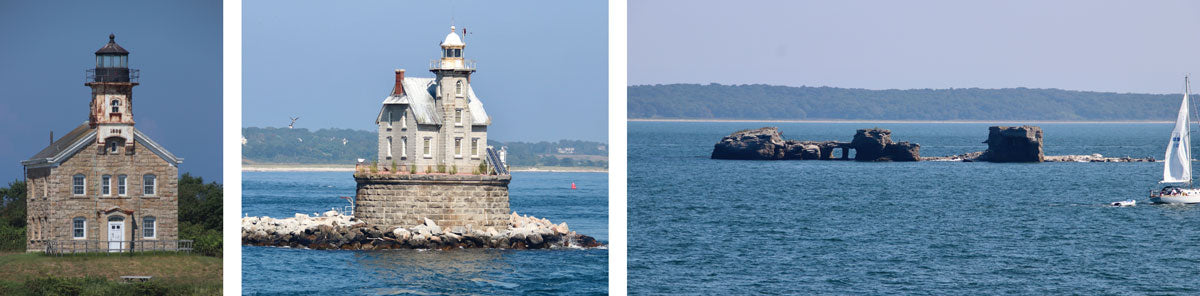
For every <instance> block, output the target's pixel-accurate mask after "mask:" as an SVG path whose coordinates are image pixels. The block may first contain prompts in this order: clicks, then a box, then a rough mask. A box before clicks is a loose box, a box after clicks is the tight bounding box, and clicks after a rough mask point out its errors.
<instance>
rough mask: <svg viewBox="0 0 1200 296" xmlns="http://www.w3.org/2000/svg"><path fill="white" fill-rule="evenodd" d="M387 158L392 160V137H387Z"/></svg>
mask: <svg viewBox="0 0 1200 296" xmlns="http://www.w3.org/2000/svg"><path fill="white" fill-rule="evenodd" d="M386 150H387V158H388V159H391V158H392V136H388V137H387V149H386Z"/></svg>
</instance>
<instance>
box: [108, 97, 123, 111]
mask: <svg viewBox="0 0 1200 296" xmlns="http://www.w3.org/2000/svg"><path fill="white" fill-rule="evenodd" d="M109 105H112V113H118V112H121V100H112V102H111V103H110V104H109Z"/></svg>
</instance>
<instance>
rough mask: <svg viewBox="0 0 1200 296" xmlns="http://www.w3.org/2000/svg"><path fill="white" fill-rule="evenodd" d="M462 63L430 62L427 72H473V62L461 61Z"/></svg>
mask: <svg viewBox="0 0 1200 296" xmlns="http://www.w3.org/2000/svg"><path fill="white" fill-rule="evenodd" d="M461 61H462V62H454V60H445V61H444V60H441V59H437V60H430V61H429V70H455V69H458V70H471V71H475V60H461Z"/></svg>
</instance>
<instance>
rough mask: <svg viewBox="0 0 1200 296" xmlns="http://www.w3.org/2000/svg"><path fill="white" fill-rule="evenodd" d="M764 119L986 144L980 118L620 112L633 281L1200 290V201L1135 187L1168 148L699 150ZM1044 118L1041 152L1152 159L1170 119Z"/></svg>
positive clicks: (798, 289) (639, 290)
mask: <svg viewBox="0 0 1200 296" xmlns="http://www.w3.org/2000/svg"><path fill="white" fill-rule="evenodd" d="M762 126H779V127H780V130H781V131H782V132H783V134H784V137H785V138H788V139H800V140H842V141H849V140H850V139H851V138H852V136H853V135H854V132H855V130H856V129H858V128H868V127H880V128H887V129H891V130H892V138H893V139H894V140H896V141H912V142H915V143H919V144H921V154H922V155H923V156H945V155H953V154H960V153H966V152H973V151H980V150H984V149H986V145H985V144H982V143H981V142H982V141H983V140H985V139H986V138H987V126H988V124H973V123H963V124H949V123H947V124H933V123H927V124H922V123H904V124H898V123H742V122H739V123H703V122H630V123H629V160H628V161H629V162H628V163H629V183H628V186H629V195H628V203H629V217H630V219H629V265H628V272H629V274H628V283H629V291H630V293H631V294H644V293H671V294H675V293H684V294H692V293H702V294H726V293H739V294H740V293H747V292H750V293H772V294H774V293H786V294H830V293H833V294H933V295H964V294H967V295H973V294H1083V295H1096V294H1195V293H1200V281H1197V280H1196V278H1195V277H1194V276H1193V275H1194V274H1195V272H1196V271H1197V270H1200V227H1198V225H1200V207H1197V206H1158V205H1148V204H1143V203H1148V201H1147V195H1148V194H1149V191H1150V190H1152V189H1156V187H1155V185H1157V184H1156V182H1157V181H1158V180H1160V178H1161V177H1162V163H1041V164H993V163H961V162H917V163H902V162H897V163H862V162H854V161H737V160H712V159H709V155H710V153H711V152H712V147H713V144H714V143H716V142H717V141H719V140H720V139H721V137H723V136H726V135H728V134H730V133H732V132H734V131H737V130H740V129H746V128H757V127H762ZM1039 126H1041V127H1042V128H1043V130H1044V136H1045V149H1044V150H1045V152H1046V154H1047V155H1062V154H1092V153H1100V154H1103V155H1105V156H1134V157H1155V158H1158V159H1161V158H1162V155H1163V154H1164V150H1165V147H1166V144H1167V142H1168V137H1169V135H1170V132H1171V128H1172V126H1171V124H1158V123H1154V124H1150V123H1146V124H1039ZM1130 198H1134V199H1137V200H1138V202H1139V205H1138V206H1136V207H1130V208H1114V207H1108V206H1106V205H1107V203H1109V202H1113V201H1118V200H1125V199H1130Z"/></svg>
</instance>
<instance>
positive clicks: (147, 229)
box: [142, 216, 157, 238]
mask: <svg viewBox="0 0 1200 296" xmlns="http://www.w3.org/2000/svg"><path fill="white" fill-rule="evenodd" d="M154 222H155V219H154V216H146V217H142V238H155V237H156V236H157V233H155V231H154V229H155V228H156V227H155V226H156V225H154Z"/></svg>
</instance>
